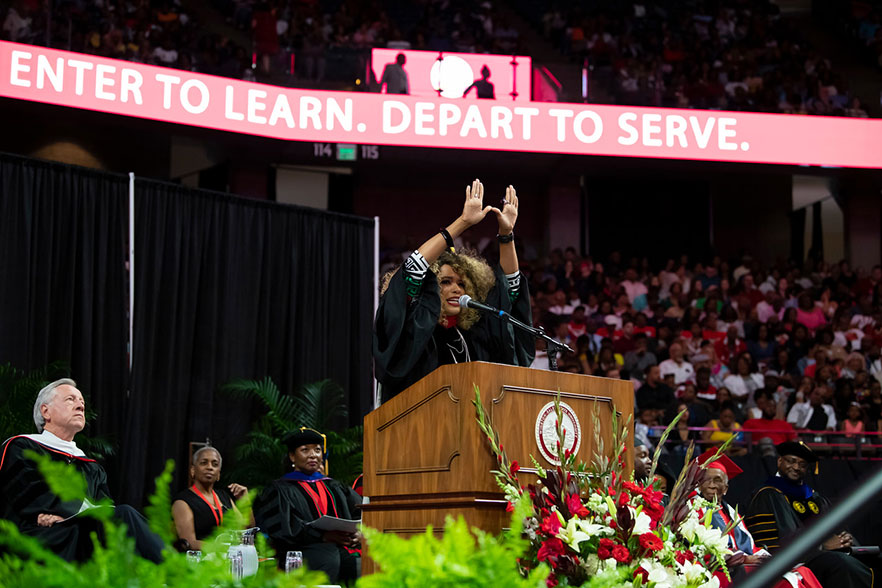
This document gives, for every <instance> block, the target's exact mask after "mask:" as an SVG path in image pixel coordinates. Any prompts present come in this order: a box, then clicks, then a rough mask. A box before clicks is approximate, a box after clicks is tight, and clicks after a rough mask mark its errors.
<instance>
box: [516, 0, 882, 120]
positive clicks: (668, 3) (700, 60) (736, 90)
mask: <svg viewBox="0 0 882 588" xmlns="http://www.w3.org/2000/svg"><path fill="white" fill-rule="evenodd" d="M517 4H518V6H519V7H520V8H521V10H522V12H524V13H525V15H527V16H531V17H533V18H536V19H537V20H538V19H540V18H541V21H542V23H543V25H544V26H543V32H544V34H545V37H546V38H547V39H548V40H549V41H551V42H552V43H553V44H554V45H555V46H557V47H558V48H559V49H560V51H561V52H562V53H564V54H565V55H569V56H571V57H572V58H573V59H574V60H576V61H579V62H582V61H583V60H587V62H588V64H589V66H590V68H591V69H590V72H591V78H592V83H593V86H594V87H595V88H597V91H595V93H596V94H598V96H597V97H594V96H592V99H593V100H600V101H604V98H603V97H601V96H600V94H603V93H607V94H609V95H610V97H611V98H612V99H613V100H614V101H615V102H616V103H619V104H632V105H637V106H666V107H681V108H708V109H723V110H745V111H757V112H785V113H798V114H822V115H823V114H826V115H831V114H832V115H838V116H863V117H865V116H867V113H866V111H865V110H864V109H863V108H862V106H861V103H860V100H859V99H857V98H856V97H854V96H852V95H851V94H850V93H849V89H848V86H847V82H846V80H845V79H844V78H843V77H842V76H841V75H839V74H838V73H836V71H835V70H834V68H833V66H832V64H831V63H830V61H829V59H827V58H825V57H824V56H822V55H819V54H818V53H817V52H816V51H815V50H814V49H813V48H812V46H811V44H810V43H809V42H808V40H807V39H806V38H805V37H804V36H803V35H802V34H801V33H800V31H799V30H797V29H796V27H794V26H793V25H792V24H791V23H790V22H789V21H788V20H787V19H785V18H782V17H781V14H780V8H779V7H778V4H777V3H775V2H773V1H772V0H743V1H739V2H733V1H722V2H703V1H699V2H676V1H673V0H637V1H634V2H620V3H616V4H615V6H609V5H607V4H602V3H600V4H599V3H596V2H590V1H588V0H580V1H577V2H569V3H566V4H560V3H558V4H556V5H555V4H552V5H550V6H549V7H548V8H547V9H546V12H545V13H544V14H542V13H541V12H540V11H541V9H539V8H537V7H538V6H540V5H536V4H535V3H528V2H526V0H520V1H519V2H517ZM841 4H843V7H845V6H847V5H848V3H841ZM545 6H548V5H545ZM879 22H880V19H879V11H878V10H875V11H874V10H870V11H869V12H868V13H867V14H866V15H864V16H862V17H860V18H859V20H858V21H857V22H856V23H855V24H854V27H853V30H854V34H855V36H858V37H859V38H860V39H861V40H862V42H863V43H864V44H865V46H866V47H867V48H868V50H870V51H873V52H875V53H874V54H875V55H876V56H877V59H878V56H879V55H882V32H880V31H879V28H880V27H879Z"/></svg>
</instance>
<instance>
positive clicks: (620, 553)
mask: <svg viewBox="0 0 882 588" xmlns="http://www.w3.org/2000/svg"><path fill="white" fill-rule="evenodd" d="M612 556H613V559H614V560H616V561H617V562H619V563H623V564H627V563H631V552H630V551H628V548H627V547H625V546H624V545H616V546H615V547H613V549H612Z"/></svg>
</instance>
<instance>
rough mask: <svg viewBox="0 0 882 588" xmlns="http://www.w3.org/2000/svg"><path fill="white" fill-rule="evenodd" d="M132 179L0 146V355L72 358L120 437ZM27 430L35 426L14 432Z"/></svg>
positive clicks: (102, 420)
mask: <svg viewBox="0 0 882 588" xmlns="http://www.w3.org/2000/svg"><path fill="white" fill-rule="evenodd" d="M127 225H128V179H127V178H126V177H125V176H121V175H115V174H107V173H103V172H97V171H93V170H88V169H85V168H77V167H71V166H66V165H60V164H54V163H47V162H41V161H36V160H32V159H25V158H21V157H17V156H14V155H3V154H0V363H6V362H10V363H12V364H13V366H15V367H17V368H19V369H24V370H30V369H35V368H39V367H42V366H44V365H46V364H48V363H51V362H53V361H58V360H62V361H66V362H69V364H70V367H71V376H72V377H73V378H74V379H76V381H77V384H78V385H79V387H80V388H81V390H82V391H83V392H84V394H86V396H87V398H88V399H89V406H90V408H91V409H94V410H95V411H96V412H97V413H98V418H97V419H96V420H95V421H94V422H93V424H91V425H90V426H89V432H90V433H91V434H98V435H104V436H107V437H109V438H110V439H111V440H114V441H115V440H116V439H117V438H118V437H117V435H118V433H119V428H120V425H121V422H120V418H119V417H120V416H121V415H122V413H123V398H124V394H125V390H126V383H127V378H128V367H127V365H126V362H127V350H126V345H127V340H128V318H127V314H128V307H127V296H126V292H127V283H126V280H127V274H126V267H125V264H126V240H127ZM20 432H21V433H31V432H33V431H30V430H29V431H20Z"/></svg>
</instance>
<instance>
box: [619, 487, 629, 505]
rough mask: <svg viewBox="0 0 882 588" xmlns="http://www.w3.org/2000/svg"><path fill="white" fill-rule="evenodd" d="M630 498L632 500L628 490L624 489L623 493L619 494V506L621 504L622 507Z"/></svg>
mask: <svg viewBox="0 0 882 588" xmlns="http://www.w3.org/2000/svg"><path fill="white" fill-rule="evenodd" d="M629 500H630V497H629V496H628V494H627V492H625V491H624V490H622V493H621V494H619V500H618V504H617V506H620V507H621V506H625V505H626V504H628V501H629Z"/></svg>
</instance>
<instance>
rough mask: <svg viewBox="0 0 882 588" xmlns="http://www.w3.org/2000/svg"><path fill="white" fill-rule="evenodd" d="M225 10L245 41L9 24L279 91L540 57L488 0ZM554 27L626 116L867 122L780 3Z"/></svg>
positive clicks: (121, 8) (23, 18)
mask: <svg viewBox="0 0 882 588" xmlns="http://www.w3.org/2000/svg"><path fill="white" fill-rule="evenodd" d="M496 1H497V2H498V1H499V0H496ZM858 4H860V5H861V6H863V4H864V3H858ZM47 6H51V13H50V12H48V11H47ZM212 6H213V8H212V10H214V11H215V12H216V17H217V20H218V21H219V22H223V21H224V20H225V21H226V23H227V24H228V25H229V27H230V30H234V29H233V27H234V28H235V29H238V34H227V35H225V34H222V33H219V32H218V30H219V29H218V28H217V27H203V26H202V23H199V22H197V20H196V18H194V16H193V14H191V12H190V11H188V10H186V9H185V8H184V7H183V6H182V5H181V3H180V0H59V1H56V2H52V3H50V4H46V3H43V2H39V1H38V0H15V1H14V2H13V3H12V4H11V5H9V6H7V7H6V8H5V9H0V19H2V21H3V28H2V37H3V38H4V39H8V40H13V41H18V42H23V43H32V44H38V45H48V46H52V47H56V48H63V49H69V50H72V51H77V52H83V53H91V54H97V55H102V56H107V57H114V58H119V59H127V60H130V61H137V62H142V63H150V64H156V65H164V66H169V67H176V68H180V69H186V70H193V71H200V72H203V73H210V74H215V75H221V76H227V77H236V78H246V79H252V78H254V77H255V76H261V78H262V80H263V81H271V82H279V83H282V82H281V80H280V79H279V75H280V74H285V75H289V76H290V75H292V74H293V75H295V76H296V77H299V78H301V79H307V80H312V81H316V82H321V81H323V80H325V79H333V80H341V79H343V78H345V79H347V80H348V79H349V78H352V80H354V79H355V78H357V77H360V74H362V73H363V72H364V71H365V68H364V65H365V63H366V59H367V56H366V55H365V53H366V52H367V50H368V49H369V48H371V47H388V48H394V49H426V50H432V51H457V52H465V53H485V52H486V53H500V54H512V53H519V52H521V53H524V52H525V53H529V52H530V51H529V48H527V47H524V46H523V38H522V36H521V34H520V32H519V31H518V29H517V27H515V26H513V25H512V23H511V22H510V21H509V19H508V18H507V17H506V12H505V11H500V10H498V6H496V5H494V4H493V3H492V2H491V1H489V0H485V1H484V2H481V3H467V2H465V1H463V0H422V1H421V2H418V3H401V2H392V1H391V0H374V1H373V2H358V1H356V0H342V1H341V0H308V1H305V2H296V3H295V2H292V0H214V2H213V3H212ZM531 6H533V9H534V10H535V5H531ZM850 14H854V15H855V16H854V19H855V20H854V22H853V26H852V30H853V31H854V34H855V35H856V36H857V37H858V38H859V39H860V40H861V41H862V42H864V43H865V45H866V46H867V48H868V50H870V51H876V52H877V53H879V54H880V55H882V43H880V40H882V30H880V27H879V23H880V16H879V15H880V12H879V10H877V9H874V8H873V6H872V5H870V6H869V7H868V8H867V9H866V10H855V11H852V12H851V13H850ZM541 21H542V25H543V29H544V33H545V35H546V37H547V38H548V39H549V40H550V41H551V42H552V43H553V44H554V45H555V46H557V47H558V48H559V49H560V50H561V51H562V52H563V53H565V54H567V55H572V56H573V57H574V58H576V59H577V60H580V59H582V58H583V57H587V58H588V60H589V62H590V64H591V66H592V74H591V78H592V83H593V84H595V85H602V86H605V87H607V90H608V93H609V94H610V96H611V98H612V99H613V101H615V102H617V103H620V104H633V105H645V106H671V107H690V108H710V109H726V110H745V111H762V112H786V113H799V114H828V115H841V116H858V117H861V116H867V113H866V111H865V110H864V108H863V107H862V105H861V103H860V100H859V99H858V98H856V97H854V96H852V95H851V94H850V93H849V91H848V85H847V82H846V80H845V79H843V77H842V76H840V75H838V74H837V73H836V72H835V71H834V69H833V67H832V65H831V63H830V62H829V60H828V59H826V58H824V57H823V56H822V55H819V54H818V53H817V52H815V51H814V50H813V49H812V47H811V46H810V45H809V44H808V43H807V42H806V41H805V39H803V38H802V36H801V35H800V34H799V31H797V30H795V29H794V27H793V26H792V25H790V24H789V23H788V21H787V20H786V19H782V18H781V17H780V14H779V10H778V7H777V5H776V4H775V3H774V2H772V1H771V0H691V1H688V2H681V1H679V0H630V1H626V2H618V3H614V4H612V5H610V4H609V3H597V2H593V1H592V0H581V1H579V2H573V3H566V4H562V5H561V6H559V7H556V8H555V7H552V8H550V9H549V10H548V11H547V12H545V14H544V15H542V19H541ZM352 80H350V81H352Z"/></svg>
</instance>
